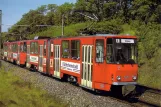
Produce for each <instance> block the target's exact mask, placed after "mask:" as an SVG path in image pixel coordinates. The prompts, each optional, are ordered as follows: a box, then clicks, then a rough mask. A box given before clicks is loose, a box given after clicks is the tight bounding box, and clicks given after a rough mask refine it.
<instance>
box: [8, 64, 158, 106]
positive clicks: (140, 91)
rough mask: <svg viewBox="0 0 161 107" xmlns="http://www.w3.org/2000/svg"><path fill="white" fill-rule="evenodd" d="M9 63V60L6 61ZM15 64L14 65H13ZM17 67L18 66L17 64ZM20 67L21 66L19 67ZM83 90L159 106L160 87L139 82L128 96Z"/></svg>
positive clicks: (132, 103) (135, 102) (131, 103)
mask: <svg viewBox="0 0 161 107" xmlns="http://www.w3.org/2000/svg"><path fill="white" fill-rule="evenodd" d="M5 62H6V61H5ZM7 63H9V62H7ZM14 66H16V65H14ZM17 67H19V66H17ZM21 68H22V67H21ZM24 69H26V70H29V69H27V68H24ZM84 90H85V91H88V92H90V93H92V94H95V95H99V96H105V97H106V96H107V97H110V98H111V99H114V100H116V101H118V102H122V103H125V104H128V105H131V106H135V107H139V106H143V107H149V106H150V107H161V90H160V89H156V88H152V87H147V86H144V85H141V84H138V85H136V92H135V93H134V94H133V95H132V96H128V97H118V96H117V95H115V94H114V93H111V92H100V93H96V92H93V91H90V90H87V89H84ZM145 93H146V94H148V95H144V94H145ZM149 95H150V96H151V97H156V96H157V98H158V99H155V98H152V99H153V100H154V101H147V99H148V96H149Z"/></svg>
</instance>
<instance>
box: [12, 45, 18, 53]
mask: <svg viewBox="0 0 161 107" xmlns="http://www.w3.org/2000/svg"><path fill="white" fill-rule="evenodd" d="M17 49H18V45H17V44H13V45H12V52H17Z"/></svg>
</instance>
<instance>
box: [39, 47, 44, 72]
mask: <svg viewBox="0 0 161 107" xmlns="http://www.w3.org/2000/svg"><path fill="white" fill-rule="evenodd" d="M39 50H40V54H39V71H40V72H43V45H40V46H39Z"/></svg>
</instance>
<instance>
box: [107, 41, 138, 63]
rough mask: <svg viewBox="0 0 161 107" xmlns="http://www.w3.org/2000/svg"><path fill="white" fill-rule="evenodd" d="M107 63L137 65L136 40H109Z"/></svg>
mask: <svg viewBox="0 0 161 107" xmlns="http://www.w3.org/2000/svg"><path fill="white" fill-rule="evenodd" d="M106 44H107V46H106V48H107V49H106V62H107V63H117V64H135V63H137V45H136V39H112V38H108V39H107V43H106Z"/></svg>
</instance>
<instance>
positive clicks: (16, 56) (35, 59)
mask: <svg viewBox="0 0 161 107" xmlns="http://www.w3.org/2000/svg"><path fill="white" fill-rule="evenodd" d="M9 54H11V56H10V55H9ZM3 58H4V59H6V60H8V61H12V62H16V63H17V64H19V65H20V64H22V65H25V66H26V67H28V68H31V69H33V70H36V71H39V72H41V73H44V74H48V75H51V76H53V77H56V78H59V79H65V80H67V81H70V82H73V83H76V84H78V85H80V86H81V87H84V88H88V89H91V90H103V91H112V90H116V89H117V90H118V89H119V90H120V91H119V92H120V93H122V94H124V95H125V94H126V92H125V91H123V90H128V89H129V90H130V91H132V90H133V89H134V88H133V87H134V86H135V84H136V80H137V76H138V64H137V38H136V36H130V35H108V34H107V35H105V34H102V35H95V36H79V37H64V38H52V39H49V38H45V39H44V38H43V39H34V40H25V41H16V42H5V43H4V57H3ZM10 59H11V60H10ZM129 87H130V88H129ZM131 87H132V88H131Z"/></svg>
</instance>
